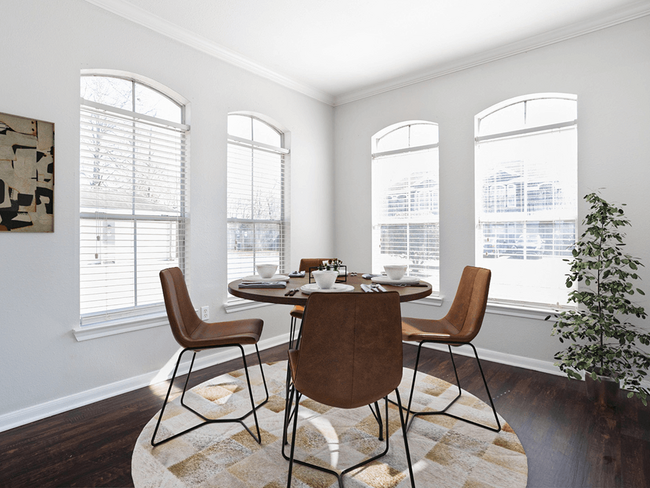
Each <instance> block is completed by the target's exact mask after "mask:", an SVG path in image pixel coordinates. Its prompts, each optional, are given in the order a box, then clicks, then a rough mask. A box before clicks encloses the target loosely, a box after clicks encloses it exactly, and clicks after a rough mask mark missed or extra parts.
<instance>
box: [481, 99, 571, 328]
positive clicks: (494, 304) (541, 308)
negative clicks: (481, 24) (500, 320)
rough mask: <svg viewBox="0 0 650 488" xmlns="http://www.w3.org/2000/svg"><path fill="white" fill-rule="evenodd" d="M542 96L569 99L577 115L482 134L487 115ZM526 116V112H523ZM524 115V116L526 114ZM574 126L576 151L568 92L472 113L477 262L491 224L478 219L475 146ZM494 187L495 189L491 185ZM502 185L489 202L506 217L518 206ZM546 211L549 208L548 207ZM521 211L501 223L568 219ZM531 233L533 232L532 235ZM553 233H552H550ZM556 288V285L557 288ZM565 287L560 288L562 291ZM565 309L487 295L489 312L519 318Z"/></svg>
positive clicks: (533, 316)
mask: <svg viewBox="0 0 650 488" xmlns="http://www.w3.org/2000/svg"><path fill="white" fill-rule="evenodd" d="M543 99H556V100H566V101H571V102H574V103H575V110H576V116H575V118H572V119H566V120H562V118H561V117H559V118H560V121H558V122H553V123H545V124H537V125H532V126H530V127H524V128H518V129H514V130H503V131H500V132H490V133H488V134H484V135H481V134H480V125H481V122H482V121H483V120H484V119H486V118H487V117H489V116H490V115H493V114H495V113H497V112H498V111H500V110H503V109H506V108H508V107H511V106H514V105H517V104H520V103H526V102H531V101H536V100H543ZM524 114H526V105H524ZM525 116H526V115H525ZM525 116H524V117H525ZM570 128H573V129H575V137H576V151H577V136H578V116H577V95H574V94H567V93H537V94H528V95H522V96H519V97H515V98H511V99H508V100H504V101H502V102H499V103H497V104H495V105H492V106H491V107H488V108H487V109H485V110H483V111H482V112H480V113H478V114H477V115H476V116H475V137H474V147H475V158H474V165H475V228H476V231H475V243H476V244H475V245H476V247H475V257H476V259H477V261H479V259H480V258H482V254H483V248H484V235H483V232H482V231H481V228H482V227H481V226H484V225H485V224H486V223H490V222H492V221H488V220H486V221H485V222H482V221H481V220H480V215H481V210H480V209H479V206H480V205H483V204H484V203H483V201H482V200H483V199H482V197H481V191H482V189H481V187H482V185H483V184H484V180H480V181H479V173H480V171H479V169H478V164H479V159H478V147H479V145H480V144H481V143H485V142H490V141H499V140H507V139H510V138H517V137H522V136H534V135H536V134H539V135H543V134H545V133H551V132H557V131H562V130H564V129H570ZM521 163H522V164H525V162H524V161H521ZM577 173H578V155H577V152H576V158H575V188H574V189H575V192H576V193H575V195H573V196H572V198H573V200H574V202H575V204H574V208H573V210H572V212H573V218H572V219H570V220H571V222H573V224H574V235H573V237H574V240H575V237H576V236H577V232H578V224H579V222H578V209H577V191H578V175H577ZM493 188H496V186H494V187H493ZM501 188H502V190H503V192H502V193H503V194H502V195H500V194H498V192H496V191H495V192H494V193H495V194H494V195H493V197H494V198H493V199H494V201H493V202H492V205H494V206H495V210H494V211H497V210H496V208H497V206H498V205H499V200H500V199H501V200H503V207H504V208H505V207H508V208H505V210H501V212H503V213H502V214H501V215H502V216H506V215H508V212H509V210H510V209H512V206H511V205H510V204H511V203H514V204H515V207H516V206H517V205H518V202H517V201H514V202H513V201H512V200H511V197H512V196H513V195H512V194H510V195H509V194H508V183H507V182H505V183H503V184H502V185H501ZM525 191H526V192H528V187H527V186H526V187H525ZM540 191H547V190H546V189H541V190H540ZM521 198H524V197H523V196H517V197H516V199H521ZM547 210H548V209H547ZM521 213H526V214H527V215H526V218H524V219H514V220H513V219H512V218H510V219H505V220H504V222H506V221H507V223H510V224H516V223H520V224H522V225H524V226H525V225H527V223H538V224H542V223H544V222H547V223H549V222H550V223H552V224H554V225H555V224H556V223H558V222H562V223H566V222H567V221H568V220H567V219H559V220H558V219H555V218H554V219H552V220H551V221H548V220H547V219H543V220H540V217H539V215H535V212H534V211H529V210H526V211H525V212H521ZM502 220H503V219H501V220H495V221H494V222H492V224H493V225H494V224H498V223H499V222H501V221H502ZM531 235H534V234H531ZM553 235H554V236H555V233H554V234H553ZM526 242H527V237H524V244H523V247H524V250H525V248H526V247H527V244H526ZM493 245H494V246H497V245H498V243H493ZM563 285H564V280H562V286H563ZM558 290H559V288H558ZM563 290H564V288H562V291H563ZM558 308H560V309H564V308H571V305H570V304H567V305H560V304H559V303H546V302H537V301H532V300H531V301H528V300H516V299H507V298H490V299H488V311H489V312H492V313H498V314H502V315H512V316H519V317H526V318H535V319H540V318H544V317H546V316H547V315H548V312H549V311H551V310H556V309H558Z"/></svg>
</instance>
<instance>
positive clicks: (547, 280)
mask: <svg viewBox="0 0 650 488" xmlns="http://www.w3.org/2000/svg"><path fill="white" fill-rule="evenodd" d="M475 131H476V139H475V151H476V152H475V158H476V159H475V181H476V183H475V191H476V195H475V203H476V212H475V216H476V265H477V266H481V267H485V268H490V269H491V270H492V283H491V286H490V299H491V301H492V302H505V303H508V302H513V303H520V304H521V303H524V304H533V305H543V306H564V305H567V288H566V286H565V279H566V277H565V275H566V273H567V272H568V265H567V263H566V262H564V261H563V258H566V257H569V256H571V249H572V245H573V243H574V242H575V237H576V227H577V217H578V202H577V178H578V170H577V167H578V158H577V101H576V97H575V96H573V95H564V94H539V95H529V96H525V97H520V98H516V99H512V100H507V101H505V102H503V103H500V104H497V105H495V106H493V107H490V108H489V109H487V110H485V111H483V112H481V113H480V114H479V115H477V116H476V126H475Z"/></svg>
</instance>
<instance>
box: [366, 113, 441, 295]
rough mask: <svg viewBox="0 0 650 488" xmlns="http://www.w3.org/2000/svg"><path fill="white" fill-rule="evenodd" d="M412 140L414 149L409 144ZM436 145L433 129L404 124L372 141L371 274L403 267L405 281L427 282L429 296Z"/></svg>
mask: <svg viewBox="0 0 650 488" xmlns="http://www.w3.org/2000/svg"><path fill="white" fill-rule="evenodd" d="M422 126H425V127H422ZM427 129H428V131H427ZM383 132H384V131H382V133H383ZM415 135H418V136H419V137H418V138H417V139H416V140H415V143H416V144H419V145H413V142H414V139H415V137H414V136H415ZM382 137H384V138H386V139H387V140H384V141H382ZM382 142H383V144H382ZM437 143H438V141H437V126H436V125H435V124H430V123H429V124H413V125H405V126H403V127H400V128H399V129H397V130H391V131H389V132H388V133H386V135H384V136H381V135H380V136H379V137H376V142H375V151H374V152H373V160H372V268H373V269H372V270H373V273H380V272H382V271H383V269H384V268H383V267H384V265H386V264H406V265H407V266H408V268H407V273H408V274H409V275H410V276H418V277H420V278H422V279H424V280H427V281H429V282H430V283H431V285H432V287H433V289H434V291H438V290H439V268H440V266H439V248H440V230H439V229H440V227H439V214H438V197H439V185H438V144H437ZM382 149H384V150H383V151H382Z"/></svg>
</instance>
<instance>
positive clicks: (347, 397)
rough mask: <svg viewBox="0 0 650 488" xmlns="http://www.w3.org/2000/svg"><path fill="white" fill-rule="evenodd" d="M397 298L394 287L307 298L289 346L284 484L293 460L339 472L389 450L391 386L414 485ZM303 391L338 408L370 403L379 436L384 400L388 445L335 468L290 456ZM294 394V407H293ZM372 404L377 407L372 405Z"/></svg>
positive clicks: (398, 302)
mask: <svg viewBox="0 0 650 488" xmlns="http://www.w3.org/2000/svg"><path fill="white" fill-rule="evenodd" d="M400 317H401V315H400V300H399V294H398V293H397V292H387V293H367V294H364V293H313V294H312V295H311V296H310V297H309V299H308V301H307V307H306V309H305V314H304V318H303V322H302V328H301V332H300V338H299V343H300V348H299V349H290V350H289V369H290V372H291V381H292V384H291V389H290V394H289V396H288V398H287V408H286V409H285V421H284V434H283V445H282V454H283V456H284V457H285V459H287V460H288V461H289V476H288V480H287V487H290V486H291V472H292V469H293V463H294V462H296V463H299V464H302V465H305V466H310V467H312V468H314V469H318V470H321V471H324V472H327V473H330V474H333V475H335V476H337V478H338V481H339V485H340V486H341V487H342V486H343V480H342V476H343V475H344V474H346V473H348V472H350V471H351V470H353V469H356V468H358V467H359V466H363V465H365V464H368V463H370V462H372V461H374V460H376V459H378V458H380V457H381V456H383V455H384V454H386V453H387V452H388V447H389V445H388V444H389V438H390V434H389V429H388V403H387V396H388V394H389V393H391V392H392V391H395V393H396V398H397V404H398V405H399V406H400V408H398V412H399V415H400V421H401V426H402V433H403V435H404V446H405V450H406V458H407V461H408V467H409V474H410V476H411V486H413V487H414V486H415V481H414V478H413V468H412V466H411V456H410V453H409V447H408V440H407V438H406V423H405V418H404V415H403V412H402V408H401V399H400V395H399V391H398V390H397V387H398V386H399V383H400V381H401V379H402V367H403V366H402V340H401V325H400V324H401V321H400ZM303 395H305V396H307V397H309V398H311V399H312V400H315V401H317V402H319V403H322V404H325V405H329V406H332V407H337V408H347V409H350V408H358V407H362V406H365V405H369V406H370V408H371V410H372V411H373V414H374V415H375V418H376V419H377V421H378V423H379V426H380V427H379V428H380V436H379V439H380V440H383V436H384V434H383V433H382V421H381V410H380V408H379V405H378V403H377V402H378V400H380V399H381V398H384V401H385V404H386V413H385V418H386V433H385V439H386V447H385V450H384V451H383V452H382V453H381V454H379V455H377V456H374V457H372V458H370V459H367V460H365V461H363V462H361V463H358V464H356V465H355V466H352V467H349V468H347V469H345V470H343V471H342V472H341V473H340V474H339V473H338V472H336V471H333V470H330V469H327V468H324V467H322V466H316V465H313V464H310V463H307V462H305V461H301V460H297V459H295V458H294V447H295V444H296V429H297V423H298V407H299V403H300V398H301V397H302V396H303ZM294 399H295V406H293V403H294ZM373 404H374V407H375V409H372V405H373ZM292 417H293V434H292V442H291V454H290V456H289V457H287V455H286V454H285V452H284V446H285V444H286V439H287V429H288V426H289V422H290V420H291V418H292Z"/></svg>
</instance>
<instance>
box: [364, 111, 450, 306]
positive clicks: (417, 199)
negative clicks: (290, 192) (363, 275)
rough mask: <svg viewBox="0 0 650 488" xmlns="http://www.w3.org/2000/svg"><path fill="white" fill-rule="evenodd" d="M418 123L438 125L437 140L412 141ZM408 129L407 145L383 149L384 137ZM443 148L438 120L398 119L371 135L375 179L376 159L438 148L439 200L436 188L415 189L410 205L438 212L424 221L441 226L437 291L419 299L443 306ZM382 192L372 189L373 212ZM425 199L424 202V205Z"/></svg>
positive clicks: (373, 250)
mask: <svg viewBox="0 0 650 488" xmlns="http://www.w3.org/2000/svg"><path fill="white" fill-rule="evenodd" d="M415 125H428V126H434V127H435V129H436V136H437V137H436V138H435V142H430V143H425V144H416V145H411V143H412V142H411V127H412V126H415ZM405 129H407V130H408V133H407V137H406V140H407V141H408V143H407V145H406V146H403V147H399V148H391V149H385V150H380V146H381V140H382V139H383V138H385V137H388V136H390V135H393V134H395V133H396V132H397V131H400V130H405ZM439 148H440V138H439V125H438V124H437V123H435V122H431V121H428V120H407V121H403V122H398V123H395V124H391V125H389V126H387V127H384V128H383V129H381V130H379V131H378V132H376V133H375V134H374V135H373V136H372V137H371V154H370V157H371V181H372V179H373V177H372V173H373V171H375V164H374V163H375V161H378V160H381V159H384V158H390V157H395V156H400V155H406V154H411V153H418V152H420V153H425V152H426V151H432V150H436V151H437V159H438V161H437V167H438V168H437V169H438V171H437V174H436V180H437V181H436V183H437V187H438V198H437V201H436V202H433V201H432V198H433V190H432V189H429V188H427V192H426V195H424V194H423V193H422V192H418V191H415V193H413V191H411V193H412V195H410V197H409V202H411V203H409V212H410V211H411V209H410V207H411V205H412V204H413V203H414V204H416V205H418V206H419V207H421V206H424V207H425V210H426V209H428V210H429V211H430V212H434V211H435V213H436V215H437V217H436V218H435V219H434V220H433V221H427V222H423V224H437V226H438V246H437V249H435V252H436V253H437V254H438V280H437V283H432V285H433V293H432V294H431V295H430V296H429V297H427V298H425V299H423V300H421V301H419V303H427V304H429V305H436V306H440V305H442V298H441V297H440V277H439V272H440V271H439V270H440V191H439V188H440V168H439V165H440V154H439ZM376 196H378V195H375V190H371V208H372V213H373V214H374V212H375V210H374V208H375V206H376V204H377V202H375V201H374V198H375V197H376ZM380 197H381V198H385V197H386V195H385V194H384V195H382V196H380ZM422 203H424V205H422ZM377 222H379V219H377ZM409 223H414V222H410V219H409V221H408V222H407V221H406V220H405V221H404V222H403V224H404V225H407V224H409ZM375 225H376V216H375V215H373V216H372V219H371V226H372V227H374V226H375ZM377 225H382V224H381V223H377ZM371 232H372V234H374V233H375V231H374V230H372V231H371ZM374 240H375V237H374V236H373V244H372V246H371V247H372V253H371V259H372V261H373V262H372V268H373V272H376V271H377V270H376V269H375V267H376V266H379V265H378V264H376V263H375V262H374V260H375V254H376V249H375V247H376V246H375V243H374ZM423 279H425V280H430V278H423Z"/></svg>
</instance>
